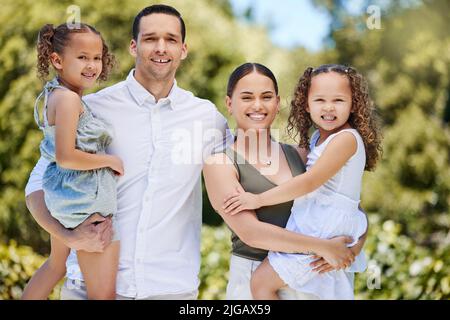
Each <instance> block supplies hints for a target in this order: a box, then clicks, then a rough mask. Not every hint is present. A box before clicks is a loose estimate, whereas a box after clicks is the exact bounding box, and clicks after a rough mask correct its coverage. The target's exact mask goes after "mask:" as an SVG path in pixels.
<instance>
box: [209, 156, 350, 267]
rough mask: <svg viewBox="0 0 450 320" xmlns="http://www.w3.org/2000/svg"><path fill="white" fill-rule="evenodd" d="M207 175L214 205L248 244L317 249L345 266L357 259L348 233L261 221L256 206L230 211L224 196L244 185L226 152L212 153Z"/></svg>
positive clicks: (292, 249)
mask: <svg viewBox="0 0 450 320" xmlns="http://www.w3.org/2000/svg"><path fill="white" fill-rule="evenodd" d="M203 175H204V178H205V185H206V190H207V192H208V197H209V200H210V202H211V205H212V206H213V208H214V209H215V210H216V212H218V213H219V215H220V216H221V217H222V218H223V220H224V221H225V223H226V224H227V225H228V226H229V227H230V228H231V229H232V230H233V231H234V232H235V233H236V235H237V236H238V237H239V238H240V239H241V240H242V241H243V242H244V243H246V244H247V245H249V246H251V247H254V248H260V249H265V250H272V251H280V252H287V253H310V252H314V253H316V254H318V255H320V256H323V257H326V258H327V261H330V262H332V264H334V265H335V266H337V267H344V266H345V265H349V264H350V263H351V262H352V261H353V259H354V256H353V253H351V251H350V250H349V249H348V248H347V246H346V244H347V243H351V242H352V240H351V239H350V238H348V237H338V238H335V239H331V240H327V239H320V238H315V237H310V236H305V235H302V234H298V233H295V232H292V231H288V230H286V229H284V228H281V227H278V226H276V225H273V224H270V223H265V222H262V221H259V220H258V218H257V217H256V214H255V212H254V211H253V210H245V211H243V212H242V213H241V214H239V215H229V214H226V213H225V212H224V210H223V209H222V208H221V206H222V203H223V199H224V197H225V196H226V195H227V194H229V193H230V192H232V191H234V190H236V188H240V189H242V187H241V185H240V184H239V181H238V177H237V172H236V169H235V168H234V166H233V164H232V163H231V161H230V160H229V159H228V157H227V156H226V155H225V154H216V155H214V156H212V157H210V158H209V159H208V161H207V163H206V164H205V165H204V167H203Z"/></svg>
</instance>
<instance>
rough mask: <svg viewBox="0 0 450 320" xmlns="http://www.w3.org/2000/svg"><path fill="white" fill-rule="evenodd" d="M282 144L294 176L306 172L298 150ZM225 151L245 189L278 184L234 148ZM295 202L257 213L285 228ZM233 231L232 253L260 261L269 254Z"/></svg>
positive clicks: (260, 191) (264, 220) (259, 210)
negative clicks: (254, 246) (253, 246)
mask: <svg viewBox="0 0 450 320" xmlns="http://www.w3.org/2000/svg"><path fill="white" fill-rule="evenodd" d="M280 145H281V149H282V150H283V152H284V155H285V156H286V160H287V162H288V164H289V168H290V169H291V173H292V176H293V177H295V176H297V175H299V174H301V173H303V172H305V165H304V164H303V161H302V159H301V158H300V155H299V154H298V152H297V150H296V149H295V148H294V147H293V146H291V145H288V144H283V143H280ZM225 153H226V155H227V156H228V157H229V158H230V159H231V160H232V161H233V163H234V166H235V167H236V169H237V171H238V174H239V182H240V184H241V186H242V188H244V190H245V191H247V192H251V193H256V194H258V193H262V192H264V191H267V190H269V189H271V188H273V187H276V186H277V185H276V184H275V183H273V182H271V181H270V180H269V179H267V178H266V177H265V176H263V175H262V174H261V173H260V172H259V171H258V170H257V169H256V168H255V167H254V166H252V165H251V164H250V163H248V162H247V161H246V160H245V159H244V158H243V157H242V156H240V155H239V154H238V153H237V152H236V151H235V150H234V149H232V148H227V149H226V150H225ZM293 203H294V202H293V201H289V202H285V203H281V204H277V205H273V206H268V207H262V208H260V209H257V210H256V215H257V217H258V219H259V220H260V221H263V222H267V223H271V224H274V225H277V226H279V227H282V228H284V227H286V223H287V221H288V219H289V215H290V214H291V208H292V204H293ZM231 233H232V235H231V242H232V254H234V255H236V256H240V257H243V258H247V259H251V260H258V261H261V260H263V259H264V258H265V257H266V256H267V250H263V249H258V248H252V247H250V246H248V245H246V244H245V243H244V242H243V241H241V239H239V237H238V236H237V235H236V234H235V233H234V232H233V230H231Z"/></svg>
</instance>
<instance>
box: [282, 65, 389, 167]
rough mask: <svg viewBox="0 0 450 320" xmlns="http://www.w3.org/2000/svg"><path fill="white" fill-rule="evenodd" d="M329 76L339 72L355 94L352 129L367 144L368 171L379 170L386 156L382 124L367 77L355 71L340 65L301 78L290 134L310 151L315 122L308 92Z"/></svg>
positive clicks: (310, 71) (315, 70)
mask: <svg viewBox="0 0 450 320" xmlns="http://www.w3.org/2000/svg"><path fill="white" fill-rule="evenodd" d="M326 72H336V73H339V74H342V75H345V76H347V78H348V79H349V82H350V88H351V91H352V110H353V112H352V113H351V114H350V117H349V119H348V122H349V124H350V125H351V126H352V128H354V129H356V130H357V131H358V132H359V134H360V135H361V137H362V139H363V141H364V147H365V150H366V166H365V170H368V171H371V170H373V169H374V168H375V165H376V163H377V161H378V159H379V158H380V157H381V155H382V152H383V150H382V147H381V138H382V135H381V131H380V122H379V118H378V116H377V114H376V111H375V108H374V104H373V101H372V100H371V99H370V96H369V88H368V84H367V81H366V80H365V79H364V77H363V76H362V75H361V74H360V73H359V72H358V71H357V70H356V69H355V68H353V67H347V66H343V65H338V64H326V65H322V66H320V67H318V68H316V69H314V68H312V67H308V68H307V69H306V70H305V72H304V73H303V75H302V76H301V77H300V80H299V82H298V85H297V87H296V89H295V93H294V98H293V99H292V101H291V112H290V114H289V118H288V126H287V131H288V133H289V135H290V136H291V137H292V138H293V139H295V138H296V137H297V136H298V135H300V142H299V146H300V147H302V148H306V149H309V135H308V132H309V129H310V128H311V126H313V122H312V120H311V117H310V115H309V113H308V112H307V111H306V109H307V105H308V92H309V88H310V86H311V79H312V78H313V77H314V76H316V75H318V74H320V73H326Z"/></svg>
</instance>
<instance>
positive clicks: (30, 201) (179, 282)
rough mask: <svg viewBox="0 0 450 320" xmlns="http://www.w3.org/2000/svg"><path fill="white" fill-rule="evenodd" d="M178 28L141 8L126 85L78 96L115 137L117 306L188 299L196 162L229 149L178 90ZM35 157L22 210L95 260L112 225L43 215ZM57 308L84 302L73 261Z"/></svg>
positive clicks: (220, 121) (197, 194) (219, 123)
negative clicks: (66, 224) (68, 223)
mask: <svg viewBox="0 0 450 320" xmlns="http://www.w3.org/2000/svg"><path fill="white" fill-rule="evenodd" d="M185 35H186V31H185V25H184V21H183V19H182V17H181V15H180V14H179V12H178V11H177V10H175V9H174V8H172V7H169V6H165V5H154V6H150V7H147V8H145V9H143V10H142V11H141V12H140V13H139V14H138V15H137V16H136V17H135V19H134V22H133V39H132V40H131V44H130V53H131V54H132V55H133V56H134V57H135V61H136V64H135V69H133V70H131V72H130V73H129V75H128V77H127V79H126V80H125V81H122V82H120V83H118V84H116V85H113V86H111V87H108V88H106V89H104V90H101V91H99V92H97V93H95V94H91V95H88V96H86V97H85V101H86V102H87V104H88V105H89V106H90V107H91V109H92V112H93V113H94V114H95V115H96V116H99V117H101V118H103V119H105V120H106V121H107V122H108V123H110V124H111V126H112V127H113V129H114V132H115V136H114V139H113V142H112V144H111V146H110V148H109V149H108V150H107V151H108V153H111V154H114V155H117V156H119V157H120V158H121V159H122V161H123V163H124V169H125V175H124V176H123V177H121V178H120V179H119V182H118V185H117V193H118V211H117V214H116V218H117V226H118V229H119V237H120V241H121V243H120V245H121V250H120V259H119V270H118V276H117V298H118V299H196V298H197V295H198V285H199V280H198V272H199V269H200V231H201V208H202V198H201V193H202V189H201V178H200V177H201V170H202V160H203V159H204V158H205V155H208V154H211V153H212V152H214V151H215V150H217V149H219V148H223V147H224V146H225V145H226V143H227V142H228V141H229V142H231V140H232V139H231V135H230V134H229V132H228V130H227V128H228V127H227V125H226V120H225V118H224V117H223V116H222V115H221V114H220V113H219V112H218V111H217V109H216V107H215V106H214V105H213V104H212V103H211V102H209V101H207V100H203V99H199V98H197V97H195V96H194V95H193V94H192V93H190V92H188V91H186V90H183V89H181V88H179V87H178V86H177V83H176V81H175V74H176V71H177V69H178V67H179V65H180V63H181V61H182V60H184V59H185V58H186V56H187V52H188V50H187V46H186V43H185ZM47 165H48V162H46V161H45V160H44V159H43V158H41V159H40V160H39V162H38V164H37V165H36V167H35V169H34V170H33V172H32V173H31V176H30V180H29V182H28V185H27V187H26V195H27V206H28V208H29V210H30V212H31V213H32V215H33V217H34V218H35V219H36V221H37V222H38V223H39V224H40V225H41V226H42V227H43V228H44V229H45V230H47V231H48V232H49V233H51V234H52V235H54V236H56V237H58V238H59V239H61V240H62V241H63V242H64V243H65V244H66V245H68V246H69V247H71V248H72V249H76V250H87V251H91V252H98V251H102V250H103V249H104V248H105V247H106V246H107V245H108V244H109V243H110V241H111V233H112V228H111V221H110V220H108V219H105V218H103V217H101V216H99V215H93V216H91V217H90V218H89V219H88V220H86V221H85V222H84V223H83V224H81V225H80V226H78V227H77V228H76V229H74V230H67V229H64V228H63V227H62V225H60V224H59V222H58V221H56V220H55V219H54V218H53V217H52V216H51V215H50V213H49V212H48V209H47V208H46V206H45V202H44V198H43V192H42V186H41V184H42V182H41V179H42V175H43V173H44V171H45V168H46V167H47ZM66 276H67V280H66V282H65V284H64V287H63V289H62V292H61V298H62V299H86V287H85V285H84V282H83V277H82V274H81V272H80V269H79V266H78V264H77V261H76V255H75V253H74V252H73V250H72V252H71V255H70V256H69V258H68V261H67V274H66Z"/></svg>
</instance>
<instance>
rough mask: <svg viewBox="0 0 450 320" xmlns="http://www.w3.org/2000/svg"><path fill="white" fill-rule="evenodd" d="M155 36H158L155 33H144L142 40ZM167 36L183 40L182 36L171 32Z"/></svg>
mask: <svg viewBox="0 0 450 320" xmlns="http://www.w3.org/2000/svg"><path fill="white" fill-rule="evenodd" d="M154 35H156V33H155V32H147V33H144V34H143V35H142V38H144V37H148V36H154ZM166 35H168V36H170V37H174V38H181V35H178V34H175V33H170V32H168V33H166Z"/></svg>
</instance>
